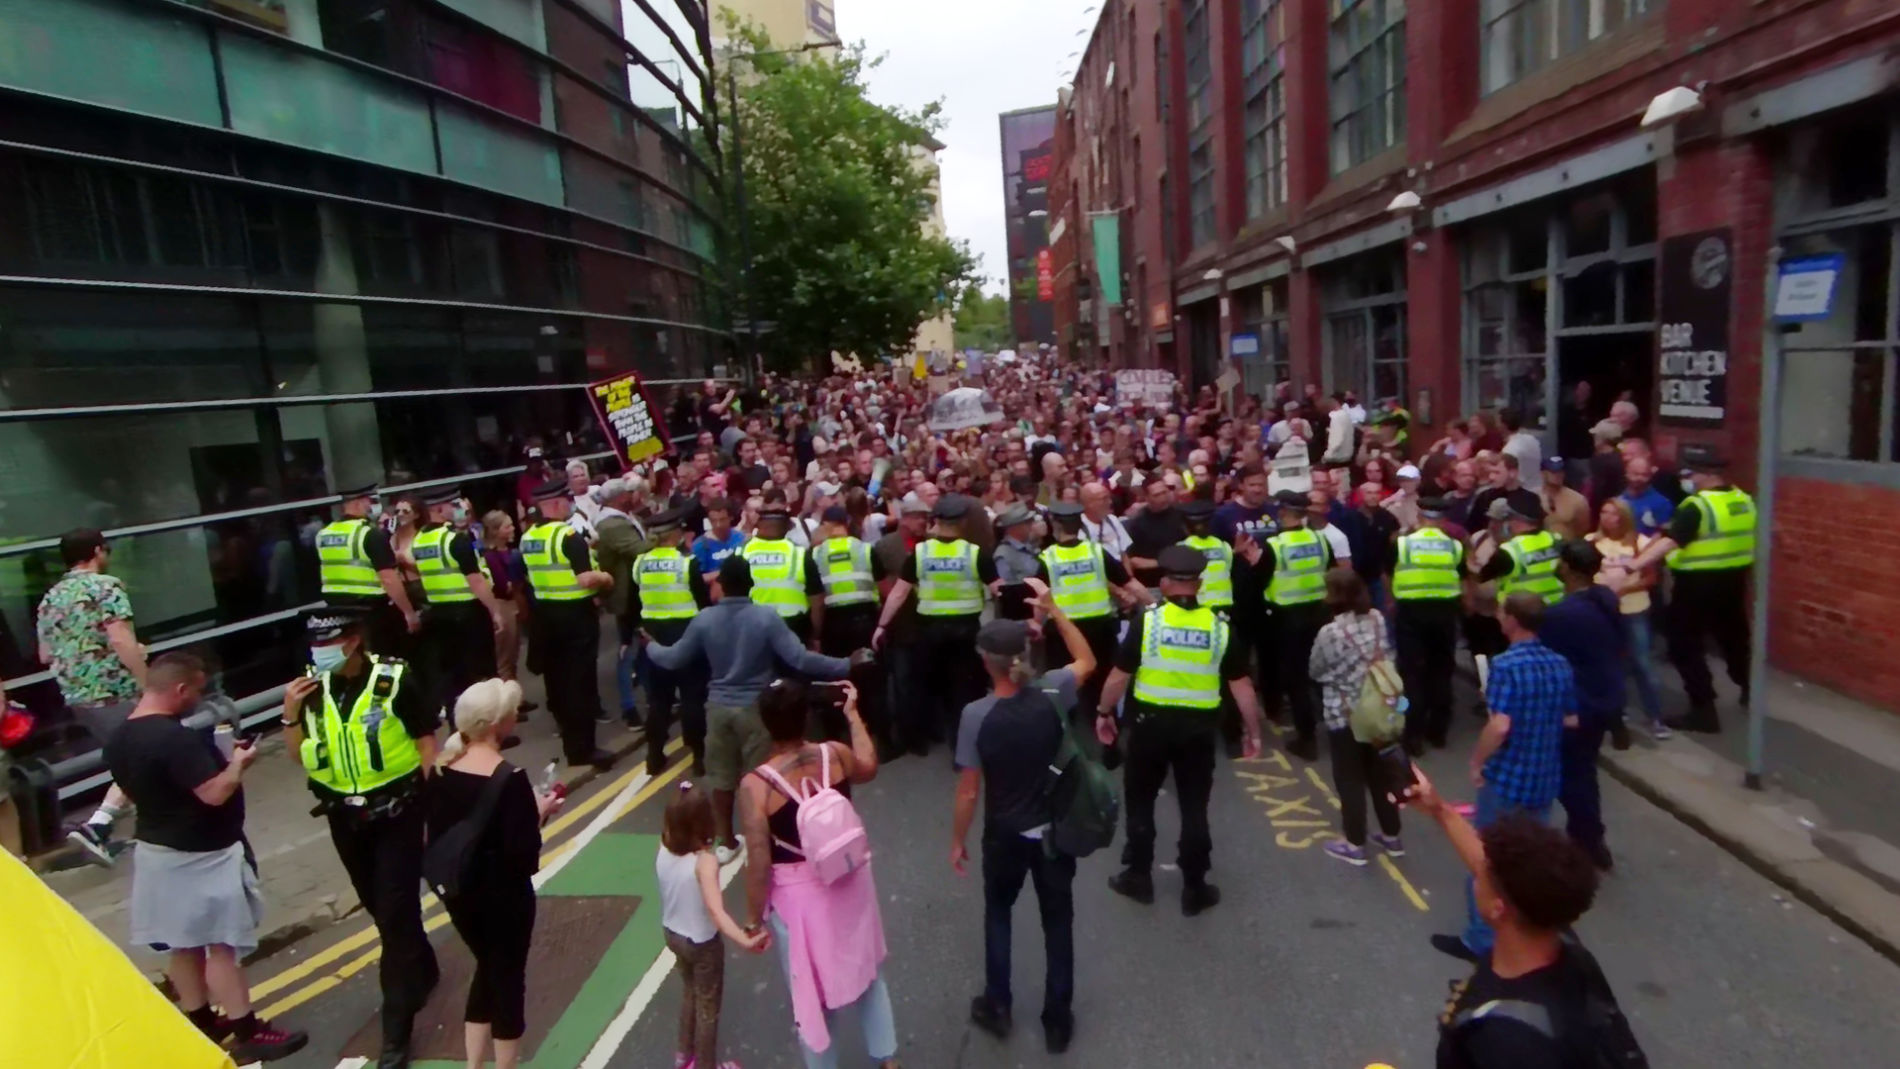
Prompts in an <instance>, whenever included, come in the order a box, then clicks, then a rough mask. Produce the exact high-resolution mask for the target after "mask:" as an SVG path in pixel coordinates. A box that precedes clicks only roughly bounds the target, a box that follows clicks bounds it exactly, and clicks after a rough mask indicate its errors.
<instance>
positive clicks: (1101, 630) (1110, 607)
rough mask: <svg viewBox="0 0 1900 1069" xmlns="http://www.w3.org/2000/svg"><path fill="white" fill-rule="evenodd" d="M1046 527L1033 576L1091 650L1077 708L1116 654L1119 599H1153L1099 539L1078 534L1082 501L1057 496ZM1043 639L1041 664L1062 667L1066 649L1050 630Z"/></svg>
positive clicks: (1095, 693)
mask: <svg viewBox="0 0 1900 1069" xmlns="http://www.w3.org/2000/svg"><path fill="white" fill-rule="evenodd" d="M1049 531H1050V534H1051V535H1052V536H1053V537H1054V539H1055V541H1054V543H1053V544H1052V545H1050V546H1049V548H1048V549H1045V550H1043V551H1042V558H1041V560H1040V561H1039V562H1038V567H1037V569H1036V578H1038V579H1040V580H1042V581H1043V582H1044V583H1045V584H1047V585H1048V587H1049V595H1050V596H1051V597H1053V598H1054V599H1055V602H1056V604H1057V605H1059V606H1061V607H1062V613H1063V615H1065V616H1067V617H1068V618H1069V619H1070V621H1072V622H1073V623H1074V624H1075V628H1076V630H1078V631H1080V632H1082V637H1083V638H1085V639H1087V640H1088V644H1089V650H1090V652H1092V653H1094V654H1095V665H1096V668H1095V671H1094V672H1091V673H1090V674H1089V678H1088V679H1084V680H1079V681H1077V686H1076V708H1078V709H1082V710H1089V709H1093V708H1095V703H1096V701H1097V699H1098V698H1099V697H1100V696H1101V693H1102V683H1103V682H1104V681H1105V680H1107V679H1108V665H1109V661H1110V660H1111V659H1112V658H1113V657H1114V654H1115V636H1116V635H1117V634H1118V633H1119V632H1120V630H1121V613H1120V608H1121V605H1122V603H1124V602H1130V603H1139V604H1142V605H1150V604H1153V601H1154V599H1153V598H1151V597H1149V596H1148V588H1147V587H1144V586H1142V585H1141V584H1140V583H1137V582H1135V578H1134V576H1133V575H1131V574H1130V573H1129V571H1128V569H1127V567H1126V566H1124V565H1123V564H1122V562H1121V561H1120V560H1117V559H1116V558H1115V556H1114V554H1112V553H1109V552H1108V551H1107V550H1104V549H1103V548H1102V544H1101V543H1100V542H1089V541H1084V540H1083V538H1082V506H1080V505H1078V504H1076V503H1075V502H1073V501H1059V502H1057V503H1055V504H1053V505H1051V506H1049ZM1045 637H1046V640H1045V641H1044V642H1043V654H1044V659H1045V667H1047V668H1061V667H1062V666H1064V665H1066V664H1068V663H1069V651H1068V649H1067V647H1065V646H1064V645H1063V643H1062V642H1061V641H1059V640H1057V639H1056V636H1055V635H1053V634H1050V635H1046V636H1045Z"/></svg>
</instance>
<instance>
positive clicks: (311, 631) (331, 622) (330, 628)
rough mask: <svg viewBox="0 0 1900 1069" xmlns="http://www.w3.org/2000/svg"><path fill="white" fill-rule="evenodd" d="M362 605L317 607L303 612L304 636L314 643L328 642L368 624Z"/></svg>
mask: <svg viewBox="0 0 1900 1069" xmlns="http://www.w3.org/2000/svg"><path fill="white" fill-rule="evenodd" d="M369 616H370V610H369V608H368V606H364V605H319V606H317V607H315V608H312V609H306V610H304V614H303V630H304V634H305V635H306V636H308V637H309V638H310V639H311V640H312V641H314V642H330V641H333V640H335V639H338V638H341V637H343V635H344V634H345V633H347V632H349V631H351V630H353V629H355V628H358V627H361V626H363V625H364V624H366V623H368V622H369Z"/></svg>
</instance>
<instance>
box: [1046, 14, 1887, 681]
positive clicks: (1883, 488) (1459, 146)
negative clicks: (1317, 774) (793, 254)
mask: <svg viewBox="0 0 1900 1069" xmlns="http://www.w3.org/2000/svg"><path fill="white" fill-rule="evenodd" d="M1678 87H1680V88H1682V89H1684V90H1692V91H1695V92H1696V93H1697V94H1698V95H1699V98H1700V106H1699V107H1697V108H1694V109H1692V110H1690V111H1688V112H1687V113H1684V114H1681V115H1679V116H1677V117H1675V118H1673V119H1671V120H1669V121H1665V122H1660V123H1656V124H1652V125H1650V126H1648V127H1645V126H1644V125H1643V124H1642V117H1643V116H1644V114H1645V110H1646V108H1648V107H1649V106H1650V104H1651V102H1652V101H1654V100H1655V99H1656V98H1657V97H1658V96H1659V94H1663V93H1665V92H1667V91H1669V90H1672V89H1677V88H1678ZM1678 95H1685V94H1678ZM1896 104H1900V5H1896V4H1893V3H1891V2H1873V0H1434V2H1432V3H1422V2H1417V0H1414V2H1413V3H1410V4H1406V3H1404V0H1107V2H1105V3H1104V5H1103V11H1102V14H1101V17H1100V19H1099V21H1098V23H1097V25H1096V27H1095V30H1094V33H1093V35H1092V36H1091V38H1090V39H1089V44H1088V46H1087V48H1086V49H1085V51H1084V54H1083V58H1082V61H1081V64H1080V67H1079V69H1078V71H1077V74H1076V78H1075V82H1074V85H1073V86H1072V87H1071V89H1070V90H1069V91H1068V92H1067V93H1066V94H1065V96H1064V99H1063V104H1062V107H1061V109H1060V112H1059V115H1058V134H1057V160H1056V174H1057V185H1056V186H1055V187H1054V188H1053V189H1052V198H1053V200H1054V207H1053V208H1052V214H1054V215H1055V216H1056V218H1057V220H1058V221H1059V223H1060V224H1061V225H1062V228H1063V229H1062V237H1063V238H1064V239H1065V240H1063V241H1059V242H1058V243H1057V247H1056V251H1055V265H1054V266H1055V270H1056V272H1057V273H1058V277H1064V275H1065V273H1066V277H1068V278H1069V280H1070V281H1069V283H1068V285H1067V286H1066V287H1064V288H1059V290H1058V301H1057V309H1056V314H1057V334H1058V337H1059V338H1061V339H1062V341H1063V344H1064V346H1065V347H1067V348H1069V349H1070V350H1071V351H1073V352H1076V353H1078V354H1081V355H1085V356H1087V357H1090V358H1097V359H1101V360H1103V361H1105V362H1107V363H1109V364H1111V365H1115V366H1124V365H1126V366H1167V367H1172V368H1174V369H1176V370H1177V371H1178V372H1179V373H1181V374H1182V375H1184V376H1188V377H1191V378H1193V379H1195V380H1196V381H1202V382H1205V381H1208V380H1210V379H1212V378H1213V377H1214V376H1215V375H1217V374H1218V373H1219V371H1220V369H1221V368H1222V367H1223V362H1224V361H1226V360H1228V359H1230V358H1231V359H1234V360H1235V361H1236V363H1237V364H1238V365H1239V367H1240V370H1241V371H1242V372H1243V381H1244V382H1245V384H1246V388H1247V389H1249V390H1252V391H1253V392H1256V393H1258V392H1263V391H1265V390H1266V389H1268V388H1270V386H1271V385H1272V384H1273V383H1274V382H1276V381H1279V380H1281V379H1290V380H1292V381H1293V382H1295V383H1297V384H1302V385H1303V384H1305V383H1307V382H1316V383H1319V384H1320V385H1322V386H1323V387H1324V388H1325V389H1327V390H1328V391H1331V390H1336V389H1352V390H1356V391H1357V392H1358V393H1359V395H1360V396H1361V397H1362V398H1365V399H1367V400H1368V401H1369V402H1370V401H1373V400H1377V399H1382V398H1385V397H1397V398H1399V399H1400V400H1401V401H1402V402H1403V403H1404V404H1405V405H1406V406H1407V407H1408V408H1410V409H1411V410H1412V412H1413V413H1414V415H1415V418H1416V419H1417V421H1418V422H1420V423H1423V424H1426V425H1427V428H1426V429H1424V430H1423V431H1421V432H1417V433H1415V435H1414V437H1415V438H1423V439H1424V440H1426V441H1429V440H1431V438H1432V437H1434V436H1435V430H1436V427H1437V426H1439V425H1442V424H1443V423H1444V422H1445V421H1446V420H1448V419H1451V418H1455V417H1457V416H1460V415H1462V414H1467V413H1469V412H1472V411H1474V410H1478V409H1497V408H1501V407H1505V406H1510V407H1513V408H1516V409H1518V410H1520V411H1521V412H1523V413H1524V415H1525V416H1526V421H1527V423H1528V424H1530V425H1532V426H1533V427H1536V428H1538V429H1541V431H1542V432H1543V434H1544V436H1545V439H1546V446H1547V448H1553V449H1556V450H1558V451H1560V452H1563V453H1565V454H1575V453H1577V452H1578V451H1579V449H1580V448H1587V437H1586V438H1584V439H1583V440H1582V443H1581V444H1580V442H1579V433H1580V432H1581V431H1582V430H1583V429H1584V428H1587V427H1588V426H1589V424H1590V423H1591V422H1593V421H1594V420H1595V418H1597V417H1599V416H1601V415H1602V414H1603V413H1604V412H1605V411H1607V408H1608V406H1609V403H1610V402H1611V401H1612V400H1614V399H1615V398H1616V397H1617V396H1621V395H1625V394H1627V395H1628V396H1631V397H1632V398H1633V399H1635V400H1636V401H1637V402H1638V403H1639V404H1640V405H1641V407H1642V409H1643V414H1644V426H1643V428H1642V431H1641V433H1643V434H1644V435H1645V436H1647V437H1649V438H1651V439H1652V440H1653V441H1654V442H1655V444H1656V446H1657V447H1658V450H1659V452H1661V453H1662V455H1663V456H1664V457H1665V458H1681V457H1683V456H1685V455H1691V454H1692V453H1693V451H1695V450H1714V451H1716V452H1718V453H1721V454H1723V455H1725V456H1726V457H1728V458H1729V459H1730V460H1731V461H1732V464H1733V467H1732V471H1733V474H1734V476H1735V478H1736V481H1737V482H1738V483H1739V484H1740V485H1742V486H1743V487H1745V488H1747V489H1749V490H1750V491H1751V492H1756V493H1757V494H1758V495H1759V494H1760V489H1761V488H1760V487H1759V486H1758V485H1757V482H1758V481H1757V479H1756V471H1757V461H1756V457H1757V451H1758V449H1759V448H1760V437H1761V429H1762V428H1763V427H1764V426H1765V425H1766V426H1771V427H1772V426H1778V427H1779V431H1778V435H1777V438H1778V441H1779V443H1780V449H1779V450H1778V456H1779V459H1778V461H1777V465H1778V468H1777V470H1778V472H1779V473H1780V476H1781V478H1780V479H1779V480H1778V482H1777V487H1776V488H1775V489H1776V490H1777V491H1778V494H1777V496H1778V497H1779V498H1780V499H1781V500H1780V504H1781V506H1782V507H1781V508H1779V509H1777V510H1776V512H1777V515H1778V516H1779V517H1781V518H1780V519H1778V520H1777V521H1776V524H1775V536H1774V540H1773V545H1774V555H1773V558H1772V560H1773V568H1774V578H1773V597H1772V598H1771V606H1772V627H1771V635H1772V639H1771V651H1772V653H1773V655H1774V658H1775V659H1776V660H1777V662H1779V663H1781V664H1782V665H1784V666H1786V667H1789V668H1793V669H1797V670H1799V671H1802V672H1804V673H1806V674H1808V675H1810V676H1813V677H1815V678H1817V679H1819V680H1821V681H1822V682H1825V683H1827V684H1829V685H1831V686H1834V687H1837V688H1838V689H1841V690H1844V691H1846V692H1848V693H1851V694H1854V695H1856V696H1858V697H1861V698H1865V699H1868V700H1873V701H1878V702H1882V703H1884V704H1887V705H1890V706H1891V705H1895V704H1896V699H1895V697H1894V695H1895V694H1896V692H1897V691H1896V688H1895V686H1894V685H1893V684H1894V683H1895V681H1896V680H1895V669H1894V667H1893V662H1892V659H1891V658H1890V657H1884V656H1882V654H1883V652H1884V650H1885V649H1889V648H1891V646H1892V643H1893V641H1894V640H1895V639H1897V638H1900V598H1896V597H1894V596H1892V595H1891V593H1890V591H1891V590H1892V588H1893V586H1894V583H1895V581H1896V580H1900V554H1896V553H1892V552H1887V551H1885V550H1883V549H1882V548H1881V547H1880V542H1881V539H1882V538H1883V537H1884V536H1882V535H1880V534H1879V532H1882V531H1888V530H1900V526H1896V525H1895V524H1894V523H1893V522H1891V521H1896V520H1900V434H1897V433H1896V419H1897V418H1900V417H1897V416H1896V408H1897V407H1900V382H1897V381H1896V380H1897V379H1900V375H1897V374H1896V372H1897V371H1900V369H1897V368H1896V366H1895V362H1896V354H1897V353H1900V282H1897V281H1896V279H1897V272H1896V271H1895V264H1896V263H1900V228H1897V224H1900V121H1897V120H1896V118H1895V116H1896V115H1897V114H1900V108H1896ZM1406 193H1410V194H1412V195H1414V196H1415V197H1416V198H1417V199H1418V205H1417V206H1416V207H1411V208H1408V207H1405V205H1406V204H1408V203H1409V202H1410V199H1411V198H1409V197H1405V198H1401V194H1406ZM1395 198H1400V199H1397V200H1396V201H1395ZM1102 213H1112V217H1113V218H1114V219H1116V220H1117V223H1118V226H1119V231H1120V233H1119V242H1120V249H1119V251H1120V253H1121V256H1120V273H1121V275H1122V283H1123V287H1124V289H1125V290H1126V294H1125V299H1124V301H1123V304H1122V305H1121V306H1120V307H1114V308H1106V309H1104V308H1102V307H1100V306H1099V303H1098V304H1097V305H1096V306H1095V307H1092V308H1090V309H1089V311H1090V313H1091V314H1090V317H1089V318H1091V319H1092V320H1093V322H1094V323H1096V324H1098V325H1101V324H1106V325H1107V326H1108V328H1109V329H1108V330H1107V331H1105V332H1100V333H1093V334H1092V333H1089V332H1087V331H1085V330H1082V329H1079V328H1080V327H1081V320H1082V318H1083V316H1082V311H1083V301H1084V300H1085V299H1087V297H1086V296H1084V295H1091V294H1095V295H1098V294H1099V293H1100V290H1101V279H1100V278H1099V267H1100V258H1099V257H1098V256H1097V255H1096V250H1095V248H1094V238H1095V235H1096V233H1098V232H1100V230H1101V228H1100V227H1098V226H1092V225H1091V218H1092V217H1094V216H1097V215H1100V214H1102ZM1817 265H1818V266H1817ZM1800 270H1818V271H1823V272H1826V271H1831V272H1833V278H1834V280H1835V284H1834V288H1833V295H1832V299H1831V300H1828V299H1826V297H1825V287H1823V292H1824V296H1823V298H1822V301H1821V304H1820V305H1819V306H1816V307H1810V308H1808V309H1806V311H1808V312H1810V313H1813V314H1811V315H1808V316H1805V317H1802V318H1800V319H1795V318H1791V317H1789V316H1787V315H1783V316H1780V317H1777V315H1776V314H1775V313H1776V307H1775V303H1774V302H1775V301H1776V299H1777V297H1778V295H1779V294H1780V293H1781V287H1780V286H1779V285H1778V281H1777V280H1778V278H1779V277H1780V276H1781V275H1782V274H1783V273H1784V272H1796V271H1800ZM1792 310H1793V309H1792V308H1791V307H1787V308H1783V309H1782V311H1783V312H1789V311H1792ZM1664 328H1668V329H1664ZM1777 352H1780V353H1783V354H1785V355H1784V356H1783V357H1782V360H1783V363H1782V367H1783V368H1784V370H1783V372H1782V374H1781V382H1780V384H1779V386H1778V388H1776V389H1775V390H1774V391H1773V396H1774V397H1775V398H1776V399H1777V403H1778V405H1779V408H1778V411H1776V412H1771V413H1764V412H1763V411H1762V410H1761V398H1762V395H1763V389H1762V386H1763V382H1762V376H1763V373H1764V367H1765V364H1764V354H1769V355H1773V354H1775V353H1777ZM1580 383H1587V384H1588V386H1589V390H1590V396H1589V399H1588V401H1587V402H1584V403H1583V404H1581V405H1579V404H1576V403H1575V399H1576V397H1577V393H1578V389H1579V384H1580ZM1764 415H1768V416H1770V417H1778V418H1770V419H1769V420H1767V421H1766V423H1764V419H1763V417H1764ZM1810 516H1819V517H1831V516H1841V517H1852V519H1849V520H1847V521H1846V523H1845V524H1841V523H1840V521H1832V522H1834V523H1836V524H1840V529H1841V532H1842V536H1841V538H1840V539H1838V540H1837V542H1838V544H1836V543H1835V542H1829V541H1827V540H1826V539H1824V538H1818V537H1817V536H1816V534H1815V532H1814V530H1813V528H1814V527H1815V526H1816V522H1815V521H1813V520H1809V519H1808V517H1810ZM1822 522H1824V523H1825V522H1828V521H1826V520H1825V519H1824V520H1823V521H1822ZM1850 532H1851V533H1850ZM1888 548H1892V549H1900V543H1897V544H1896V545H1895V546H1892V547H1888Z"/></svg>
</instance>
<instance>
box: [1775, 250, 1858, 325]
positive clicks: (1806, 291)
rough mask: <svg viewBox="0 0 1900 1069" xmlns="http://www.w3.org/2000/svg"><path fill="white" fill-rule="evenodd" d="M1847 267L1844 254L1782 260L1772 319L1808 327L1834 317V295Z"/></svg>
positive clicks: (1776, 282)
mask: <svg viewBox="0 0 1900 1069" xmlns="http://www.w3.org/2000/svg"><path fill="white" fill-rule="evenodd" d="M1846 266H1847V256H1846V255H1845V254H1844V253H1838V252H1833V253H1827V254H1825V255H1821V256H1798V257H1795V258H1794V259H1792V260H1783V261H1781V265H1780V267H1779V269H1778V270H1777V272H1776V279H1775V318H1776V319H1779V320H1781V321H1782V322H1784V323H1811V322H1814V321H1816V320H1820V319H1826V318H1827V317H1828V316H1830V315H1832V314H1833V313H1834V291H1835V290H1836V289H1838V288H1839V286H1840V281H1841V271H1842V269H1844V268H1845V267H1846Z"/></svg>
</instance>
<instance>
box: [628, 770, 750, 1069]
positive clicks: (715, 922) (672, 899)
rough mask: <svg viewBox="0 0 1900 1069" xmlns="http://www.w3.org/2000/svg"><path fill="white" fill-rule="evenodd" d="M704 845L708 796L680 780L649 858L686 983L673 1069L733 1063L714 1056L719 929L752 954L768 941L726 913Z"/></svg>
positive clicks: (709, 831)
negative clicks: (656, 846)
mask: <svg viewBox="0 0 1900 1069" xmlns="http://www.w3.org/2000/svg"><path fill="white" fill-rule="evenodd" d="M712 847H713V813H712V799H711V798H710V797H709V796H708V795H707V794H706V792H705V791H702V790H700V789H699V788H697V787H695V786H693V784H692V783H691V782H689V781H682V782H681V783H680V789H679V791H678V793H676V794H675V795H674V796H673V800H672V801H671V802H668V803H667V806H666V815H665V816H664V818H663V819H662V821H661V826H660V851H659V856H658V857H656V858H655V859H654V869H655V872H656V874H657V875H658V876H659V883H660V924H661V925H662V927H663V928H664V929H665V934H666V946H667V949H669V950H671V951H672V952H673V957H674V958H675V959H677V960H678V962H679V974H680V980H681V981H682V982H683V983H684V985H685V989H686V990H685V998H684V999H683V1000H682V1001H681V1003H680V1038H679V1052H678V1053H677V1054H675V1055H674V1056H673V1065H674V1067H675V1069H689V1067H690V1069H739V1065H738V1063H737V1062H721V1061H718V1060H717V1057H716V1054H715V1052H716V1051H717V1049H718V1046H719V1002H720V999H721V998H722V997H723V995H724V992H725V981H726V954H725V948H724V947H723V946H722V945H721V944H720V942H719V936H720V934H721V933H724V935H725V937H726V938H728V939H730V940H732V941H733V942H734V943H737V944H738V945H739V946H741V947H744V948H745V949H746V950H749V951H751V952H752V953H754V954H757V953H762V952H763V951H764V950H765V948H766V946H767V944H768V942H769V940H770V936H769V935H768V934H767V933H766V932H763V931H761V932H759V933H758V934H757V935H747V934H746V933H745V931H744V929H742V928H740V927H739V925H738V923H737V922H735V921H734V920H733V919H732V915H731V914H729V913H727V912H726V900H725V893H724V891H723V890H722V889H721V888H720V886H719V862H718V860H717V859H716V858H714V857H713V849H712Z"/></svg>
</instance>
